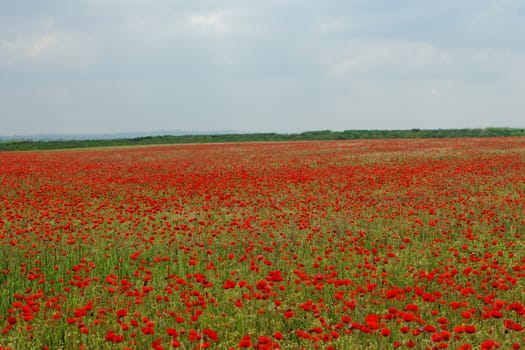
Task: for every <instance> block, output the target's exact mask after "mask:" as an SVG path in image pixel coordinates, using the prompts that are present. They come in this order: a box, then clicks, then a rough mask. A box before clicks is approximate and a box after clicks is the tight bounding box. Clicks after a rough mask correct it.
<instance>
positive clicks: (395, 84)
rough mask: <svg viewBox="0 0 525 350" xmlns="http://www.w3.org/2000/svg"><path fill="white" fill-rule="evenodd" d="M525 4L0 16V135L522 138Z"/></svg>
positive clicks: (382, 1)
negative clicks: (424, 133) (496, 131)
mask: <svg viewBox="0 0 525 350" xmlns="http://www.w3.org/2000/svg"><path fill="white" fill-rule="evenodd" d="M524 37H525V1H523V0H441V1H430V0H429V1H426V0H412V1H409V0H322V1H309V0H307V1H304V0H290V1H286V0H265V1H249V0H230V1H198V0H187V1H177V0H170V1H168V0H153V1H152V0H143V1H142V0H50V1H41V0H22V1H7V0H6V1H0V135H14V134H40V133H69V134H71V133H76V134H85V133H114V132H138V131H156V130H187V131H221V130H237V131H250V132H265V131H273V132H300V131H305V130H321V129H323V130H324V129H331V130H347V129H410V128H424V129H433V128H463V127H471V128H474V127H488V126H509V127H524V126H525V40H524V39H523V38H524Z"/></svg>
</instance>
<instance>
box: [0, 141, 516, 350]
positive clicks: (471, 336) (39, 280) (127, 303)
mask: <svg viewBox="0 0 525 350" xmlns="http://www.w3.org/2000/svg"><path fill="white" fill-rule="evenodd" d="M0 184H1V187H0V349H1V350H6V349H12V350H15V349H172V348H180V349H206V348H209V349H243V348H246V349H396V348H399V349H406V348H413V349H484V350H488V349H498V348H501V349H523V348H525V331H524V327H525V138H524V137H505V138H468V139H467V138H456V139H395V140H350V141H312V142H273V143H242V144H241V143H229V144H226V143H225V144H194V145H164V146H148V147H127V148H126V147H114V148H99V149H82V150H61V151H31V152H0Z"/></svg>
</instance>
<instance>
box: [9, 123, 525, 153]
mask: <svg viewBox="0 0 525 350" xmlns="http://www.w3.org/2000/svg"><path fill="white" fill-rule="evenodd" d="M498 136H500V137H502V136H525V130H524V129H516V128H484V129H429V130H425V129H411V130H345V131H331V130H321V131H305V132H302V133H299V134H278V133H253V134H213V135H177V136H173V135H164V136H144V137H136V138H123V139H110V140H97V139H93V140H53V141H28V140H9V141H4V142H0V151H28V150H51V149H69V148H89V147H114V146H146V145H165V144H183V143H212V142H268V141H313V140H319V141H320V140H359V139H413V138H457V137H498Z"/></svg>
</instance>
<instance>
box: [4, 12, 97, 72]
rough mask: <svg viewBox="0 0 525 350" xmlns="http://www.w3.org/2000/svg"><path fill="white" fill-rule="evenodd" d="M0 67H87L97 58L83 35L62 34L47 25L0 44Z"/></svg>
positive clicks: (89, 38)
mask: <svg viewBox="0 0 525 350" xmlns="http://www.w3.org/2000/svg"><path fill="white" fill-rule="evenodd" d="M0 55H1V56H3V57H4V58H3V59H0V63H2V62H4V63H10V64H14V65H19V64H20V63H22V64H23V63H26V64H35V63H36V64H39V63H40V64H51V65H63V66H66V67H67V66H77V65H86V64H89V63H91V62H93V60H94V59H95V58H96V56H97V48H96V43H95V40H94V39H93V38H92V37H91V36H89V35H87V34H83V33H75V32H66V31H61V30H59V29H57V28H55V26H54V25H53V23H51V22H47V23H45V24H44V25H42V26H41V28H39V30H34V31H33V32H31V33H22V34H21V35H19V36H17V37H15V38H11V39H5V38H4V39H3V40H2V41H0Z"/></svg>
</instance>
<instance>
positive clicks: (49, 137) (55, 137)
mask: <svg viewBox="0 0 525 350" xmlns="http://www.w3.org/2000/svg"><path fill="white" fill-rule="evenodd" d="M237 133H239V132H238V131H233V130H224V131H183V130H157V131H150V132H127V133H109V134H32V135H0V141H9V140H16V141H70V140H113V139H131V138H137V137H150V136H166V135H170V136H181V135H217V134H237Z"/></svg>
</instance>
